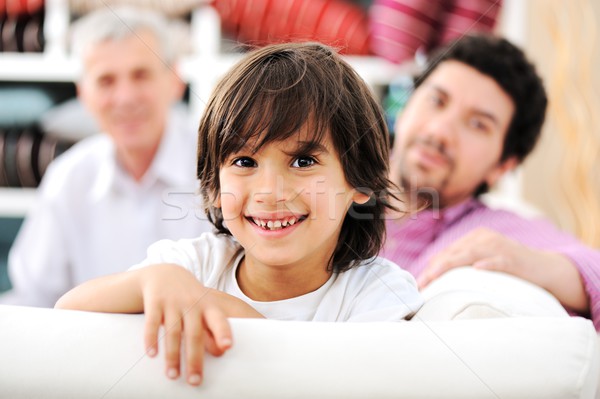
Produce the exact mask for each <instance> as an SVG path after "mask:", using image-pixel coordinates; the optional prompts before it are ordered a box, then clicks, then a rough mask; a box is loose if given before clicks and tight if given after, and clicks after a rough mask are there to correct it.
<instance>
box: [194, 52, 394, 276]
mask: <svg viewBox="0 0 600 399" xmlns="http://www.w3.org/2000/svg"><path fill="white" fill-rule="evenodd" d="M306 124H308V125H309V126H310V131H311V132H314V136H313V141H315V142H320V141H321V140H323V138H324V137H325V136H326V135H327V134H329V135H330V138H331V142H332V143H333V146H334V148H335V150H336V152H337V154H338V156H339V158H340V162H341V164H342V168H343V170H344V175H345V178H346V180H347V182H348V183H349V184H350V185H351V186H352V187H354V188H356V189H357V190H359V191H360V192H363V193H367V194H368V195H370V200H369V201H368V202H367V203H366V204H364V205H358V204H356V203H354V204H352V206H351V208H350V210H349V211H348V213H347V214H346V216H345V218H344V222H343V225H342V229H341V233H340V237H339V239H338V243H337V246H336V248H335V251H334V253H333V255H332V257H331V259H330V264H329V265H328V266H329V267H331V268H332V269H333V270H334V271H344V270H347V269H349V268H351V267H352V266H353V265H354V264H356V263H357V262H359V261H362V260H365V259H369V258H371V257H373V256H376V255H377V254H378V252H379V249H380V247H381V245H382V244H383V241H384V239H385V220H384V214H385V211H386V208H392V206H391V205H390V203H389V201H388V195H389V188H390V187H391V182H390V181H389V180H388V149H389V137H388V131H387V127H386V123H385V120H384V116H383V113H382V111H381V107H380V105H379V103H378V102H377V101H376V100H375V99H374V98H373V96H372V94H371V91H370V89H369V87H368V86H367V85H366V84H365V82H364V81H363V80H362V79H361V78H360V77H359V76H358V74H357V73H356V72H355V71H354V70H353V69H352V68H351V67H350V66H349V65H348V64H347V63H346V62H345V61H344V60H343V59H342V58H341V57H340V56H339V55H338V54H336V53H335V52H334V51H333V50H332V49H331V48H329V47H327V46H325V45H322V44H319V43H286V44H276V45H270V46H266V47H263V48H260V49H258V50H255V51H253V52H251V53H250V54H248V55H247V56H246V57H245V58H244V59H243V60H242V61H240V62H239V63H238V64H237V65H235V66H234V67H233V68H232V69H231V70H230V71H229V72H228V73H227V74H226V75H225V76H224V77H223V79H222V80H221V81H220V82H219V83H218V85H217V86H216V88H215V90H214V92H213V94H212V96H211V98H210V100H209V102H208V104H207V106H206V110H205V112H204V114H203V117H202V119H201V121H200V127H199V130H198V169H197V176H198V179H200V187H201V193H202V197H203V200H204V204H205V211H206V214H207V216H208V218H209V220H210V221H211V222H212V223H213V224H214V225H215V227H216V228H217V230H218V232H219V233H223V234H231V233H230V232H229V230H228V229H227V228H226V226H225V225H224V223H223V222H224V221H223V216H222V214H221V210H220V209H219V208H216V207H215V206H214V205H213V204H214V201H215V200H216V199H217V198H218V196H219V195H220V185H219V171H220V167H221V165H223V163H224V162H225V160H226V159H227V158H228V157H229V156H230V155H231V154H233V153H235V152H237V151H239V150H240V149H241V148H242V147H244V146H245V145H247V144H248V143H250V145H251V147H252V148H253V150H254V151H258V150H259V149H260V148H261V147H262V146H263V145H265V144H268V143H272V142H276V141H280V140H285V139H287V138H289V137H291V136H293V135H294V134H296V133H297V132H298V131H299V129H300V128H301V127H303V126H305V125H306Z"/></svg>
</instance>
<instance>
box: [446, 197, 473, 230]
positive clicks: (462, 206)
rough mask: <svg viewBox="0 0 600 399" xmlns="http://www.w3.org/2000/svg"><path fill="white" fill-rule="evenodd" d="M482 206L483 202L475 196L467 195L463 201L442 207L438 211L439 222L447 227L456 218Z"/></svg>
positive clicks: (458, 218)
mask: <svg viewBox="0 0 600 399" xmlns="http://www.w3.org/2000/svg"><path fill="white" fill-rule="evenodd" d="M482 206H483V204H482V203H481V201H479V200H478V199H477V198H473V197H469V198H468V199H466V200H465V201H463V202H460V203H458V204H456V205H453V206H451V207H448V208H444V209H443V210H442V211H441V212H440V217H439V219H440V222H441V223H443V224H444V226H446V227H447V226H449V225H451V224H454V222H456V221H457V220H460V219H461V218H462V217H463V216H465V215H466V214H468V213H471V211H473V210H474V209H476V208H479V207H482Z"/></svg>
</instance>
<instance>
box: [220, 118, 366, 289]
mask: <svg viewBox="0 0 600 399" xmlns="http://www.w3.org/2000/svg"><path fill="white" fill-rule="evenodd" d="M307 137H310V135H309V134H307V132H306V131H305V130H304V129H301V131H300V132H299V133H297V134H296V135H294V136H293V137H291V138H289V139H287V140H284V141H277V142H272V143H269V144H266V145H265V146H263V147H262V148H261V149H260V151H258V152H256V153H253V152H252V150H251V149H250V148H247V149H242V150H240V151H239V152H238V153H235V154H231V155H230V156H229V157H228V158H227V160H226V161H225V163H224V164H223V165H222V166H221V168H220V175H219V177H220V187H221V193H220V199H219V200H218V201H217V204H216V205H217V206H220V207H221V209H222V212H223V219H224V221H225V224H226V226H227V227H228V228H229V230H230V231H231V233H232V234H233V236H235V237H236V239H237V240H238V241H239V242H240V244H241V245H242V246H243V247H244V248H245V250H246V256H245V265H246V266H249V267H266V269H265V268H263V269H262V270H276V271H277V272H278V273H283V272H285V273H288V276H294V278H296V279H297V280H296V281H297V283H298V284H300V285H301V284H302V282H306V283H307V284H308V285H310V282H309V281H307V280H311V279H317V280H319V281H321V284H322V282H323V278H325V277H326V276H328V275H329V273H328V272H327V271H326V269H327V264H328V261H329V258H330V257H331V255H332V254H333V251H334V249H335V247H336V245H337V242H338V236H339V234H340V230H341V227H342V222H343V220H344V217H345V215H346V212H347V210H348V208H349V206H350V204H351V203H352V201H353V200H354V201H356V202H361V203H364V202H366V201H367V200H368V197H367V196H365V195H364V194H360V193H357V192H355V190H353V188H352V187H350V185H349V184H348V183H347V182H346V179H345V177H344V171H343V169H342V165H341V163H340V160H339V157H338V154H337V153H336V151H335V149H334V147H333V145H332V143H331V141H330V139H329V138H327V139H325V140H324V141H323V142H322V143H321V144H320V145H317V148H313V149H312V150H309V151H308V152H300V148H301V144H302V142H303V141H304V140H307ZM308 141H310V140H309V139H308ZM273 267H276V269H272V268H273ZM255 270H256V269H255Z"/></svg>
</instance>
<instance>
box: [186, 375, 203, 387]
mask: <svg viewBox="0 0 600 399" xmlns="http://www.w3.org/2000/svg"><path fill="white" fill-rule="evenodd" d="M188 383H189V384H190V385H200V384H201V383H202V377H201V376H200V375H199V374H192V375H190V376H189V377H188Z"/></svg>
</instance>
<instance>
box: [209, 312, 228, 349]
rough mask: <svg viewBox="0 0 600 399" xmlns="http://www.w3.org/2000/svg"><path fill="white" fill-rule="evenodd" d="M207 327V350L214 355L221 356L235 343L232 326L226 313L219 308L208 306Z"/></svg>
mask: <svg viewBox="0 0 600 399" xmlns="http://www.w3.org/2000/svg"><path fill="white" fill-rule="evenodd" d="M204 323H205V328H206V329H207V330H208V331H209V333H210V337H207V342H206V350H207V351H208V352H209V353H210V354H212V355H214V356H220V355H222V354H223V353H224V352H225V351H226V350H227V349H229V348H231V345H232V344H233V339H232V336H233V335H232V334H231V326H230V325H229V321H228V320H227V317H226V316H225V314H224V313H223V312H222V311H221V310H220V309H218V308H208V309H206V310H205V312H204Z"/></svg>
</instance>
